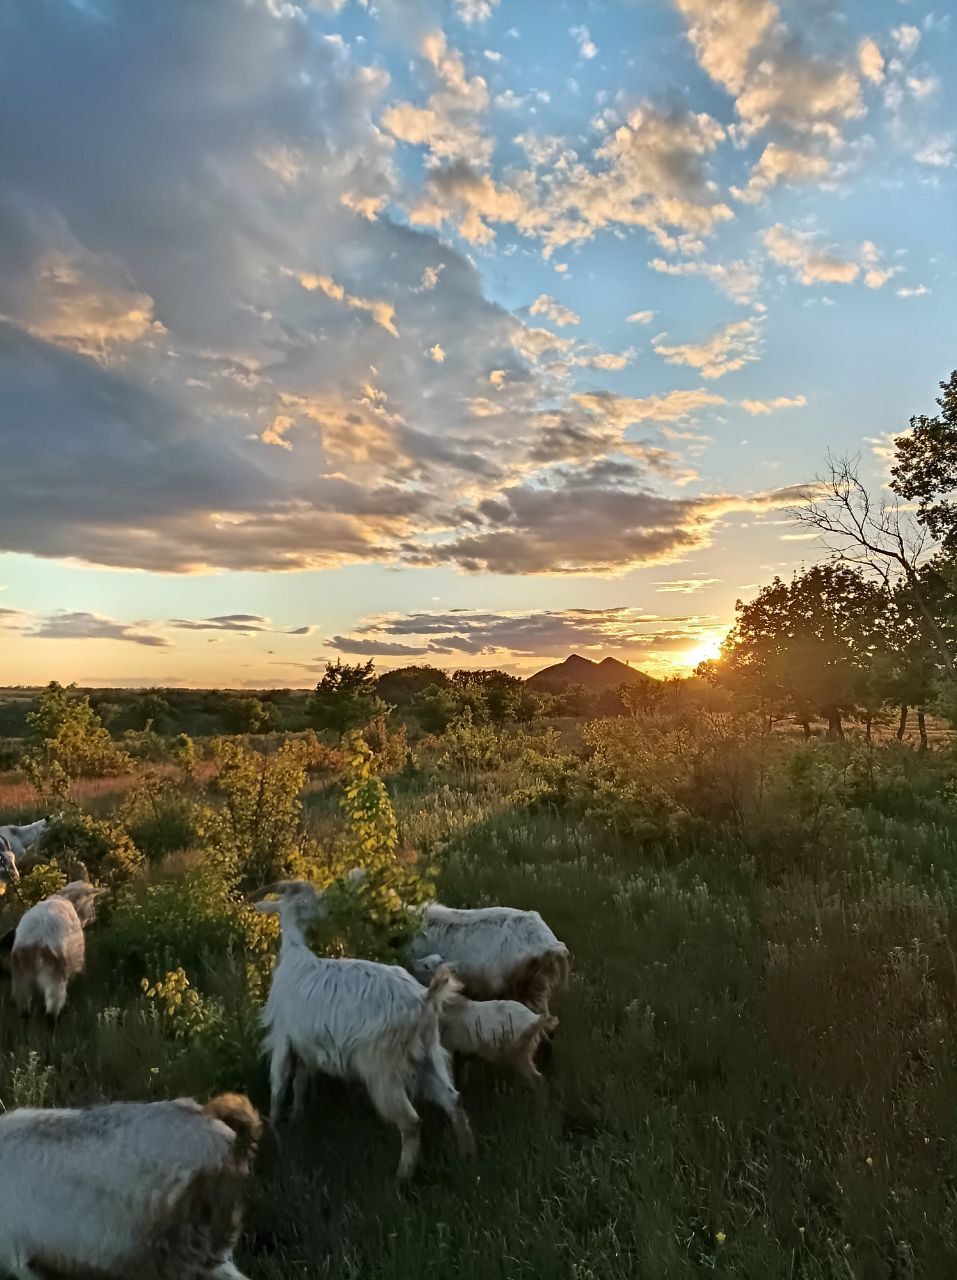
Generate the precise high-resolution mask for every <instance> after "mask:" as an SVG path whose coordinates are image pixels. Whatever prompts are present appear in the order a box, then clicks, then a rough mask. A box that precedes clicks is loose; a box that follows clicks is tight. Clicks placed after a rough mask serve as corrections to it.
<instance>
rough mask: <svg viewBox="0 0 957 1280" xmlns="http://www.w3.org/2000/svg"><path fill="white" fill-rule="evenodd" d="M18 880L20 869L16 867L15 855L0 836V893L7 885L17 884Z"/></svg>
mask: <svg viewBox="0 0 957 1280" xmlns="http://www.w3.org/2000/svg"><path fill="white" fill-rule="evenodd" d="M19 879H20V868H19V867H18V866H17V855H16V854H15V853H14V852H13V850H12V849H11V848H10V845H9V843H8V842H7V841H6V840H5V839H4V838H3V836H0V886H2V889H0V892H5V891H6V887H7V885H9V884H17V883H18V881H19Z"/></svg>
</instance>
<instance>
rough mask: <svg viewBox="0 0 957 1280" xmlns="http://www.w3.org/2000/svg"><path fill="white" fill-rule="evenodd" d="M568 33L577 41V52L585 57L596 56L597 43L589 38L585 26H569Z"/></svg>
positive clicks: (589, 35) (589, 34)
mask: <svg viewBox="0 0 957 1280" xmlns="http://www.w3.org/2000/svg"><path fill="white" fill-rule="evenodd" d="M570 34H571V35H572V37H573V38H574V39H575V40H576V41H577V42H578V52H579V54H580V55H581V56H582V57H583V58H586V59H591V58H594V57H597V55H598V45H597V44H595V42H594V40H593V39H592V38H591V33H590V32H589V30H588V28H587V27H571V28H570Z"/></svg>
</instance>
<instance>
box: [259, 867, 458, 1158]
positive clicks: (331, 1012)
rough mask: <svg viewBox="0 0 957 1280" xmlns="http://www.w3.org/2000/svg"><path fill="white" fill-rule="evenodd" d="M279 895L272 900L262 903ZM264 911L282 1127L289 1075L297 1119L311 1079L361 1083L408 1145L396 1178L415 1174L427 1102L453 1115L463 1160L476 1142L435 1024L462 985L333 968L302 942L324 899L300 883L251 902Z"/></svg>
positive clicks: (268, 1045)
mask: <svg viewBox="0 0 957 1280" xmlns="http://www.w3.org/2000/svg"><path fill="white" fill-rule="evenodd" d="M267 894H276V895H277V899H276V900H264V899H265V898H266V895H267ZM252 899H253V900H254V901H255V902H256V907H257V909H258V910H259V911H262V912H266V913H278V915H279V919H280V925H281V928H282V942H281V945H280V950H279V959H278V960H277V962H276V967H275V969H274V971H273V979H272V986H271V988H270V991H269V998H268V1000H267V1001H266V1006H265V1008H264V1010H263V1013H262V1025H263V1027H264V1029H265V1032H266V1040H265V1046H264V1047H265V1051H266V1052H267V1053H268V1054H269V1055H270V1058H271V1065H270V1084H271V1093H272V1110H271V1116H272V1120H273V1121H274V1122H276V1121H278V1119H279V1117H280V1114H281V1111H282V1105H283V1100H284V1097H285V1094H286V1091H287V1088H288V1085H289V1081H290V1078H291V1077H292V1076H293V1069H294V1067H295V1082H294V1086H293V1113H294V1114H295V1115H298V1114H299V1113H300V1112H301V1110H302V1105H303V1101H304V1096H305V1089H306V1085H307V1082H308V1077H309V1074H310V1073H311V1072H321V1073H323V1074H325V1075H329V1076H334V1077H338V1078H340V1079H355V1080H359V1081H361V1082H362V1084H364V1085H365V1088H366V1090H367V1091H368V1094H369V1096H370V1098H371V1100H372V1103H373V1105H374V1106H375V1108H376V1110H377V1111H378V1112H379V1114H380V1116H382V1118H383V1119H384V1120H387V1121H388V1122H390V1123H391V1124H394V1125H395V1126H396V1128H397V1129H398V1130H399V1133H400V1135H401V1137H402V1153H401V1157H400V1160H399V1168H398V1176H399V1177H400V1178H407V1177H409V1176H410V1175H411V1173H412V1172H413V1170H414V1168H415V1165H416V1161H417V1159H418V1155H419V1142H420V1139H419V1129H420V1120H419V1115H418V1112H417V1111H416V1109H415V1107H414V1106H413V1103H412V1099H413V1098H414V1097H416V1096H417V1095H421V1096H422V1097H424V1098H426V1099H427V1100H429V1101H430V1102H434V1103H435V1104H436V1105H437V1106H439V1107H440V1108H441V1109H442V1110H443V1111H444V1112H445V1113H446V1115H447V1116H448V1117H449V1119H450V1121H451V1123H452V1127H453V1130H454V1133H455V1136H456V1139H457V1142H458V1146H459V1150H460V1151H461V1153H462V1154H463V1155H466V1154H471V1152H472V1150H473V1140H472V1133H471V1129H470V1128H469V1122H468V1118H467V1116H466V1114H465V1112H464V1110H463V1108H462V1104H461V1101H460V1099H459V1095H458V1092H457V1091H456V1088H455V1084H454V1083H453V1080H452V1071H451V1063H450V1061H449V1056H448V1054H447V1052H446V1051H445V1049H443V1047H442V1044H441V1041H440V1038H439V1017H440V1015H441V1013H442V1010H443V1009H444V1007H445V1005H446V1004H447V1002H448V1000H449V999H450V997H451V996H452V995H453V994H454V992H455V991H456V990H457V986H458V984H457V983H456V982H455V980H454V979H453V978H452V976H451V974H450V973H449V972H448V971H447V970H446V969H444V968H443V969H440V970H439V971H438V972H437V973H436V974H435V976H434V978H433V979H432V982H431V984H430V985H429V987H428V990H424V989H423V987H422V986H420V985H419V983H418V982H416V980H415V979H414V978H413V977H412V975H411V974H409V973H407V972H406V971H405V970H404V969H401V968H399V967H398V966H397V965H387V964H377V963H375V962H374V961H371V960H350V959H346V960H330V959H326V958H323V957H320V956H317V955H315V953H314V952H313V951H311V950H310V948H309V946H308V943H307V941H306V935H305V930H306V929H307V927H308V925H309V922H310V921H311V920H313V919H315V918H316V917H321V915H322V912H323V908H322V899H321V895H319V894H318V893H317V892H316V890H315V889H314V887H313V886H312V885H311V884H308V883H307V882H306V881H304V880H284V881H280V882H279V883H278V884H273V885H268V886H266V887H265V888H263V889H260V890H258V891H257V892H256V893H254V894H253V895H252Z"/></svg>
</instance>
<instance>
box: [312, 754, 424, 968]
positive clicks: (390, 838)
mask: <svg viewBox="0 0 957 1280" xmlns="http://www.w3.org/2000/svg"><path fill="white" fill-rule="evenodd" d="M348 746H349V751H350V753H351V758H350V760H349V762H348V764H347V767H346V776H345V780H344V791H343V797H342V812H343V816H344V817H345V820H346V830H345V834H344V836H343V838H342V840H341V842H340V843H339V845H338V847H337V850H336V868H335V870H336V871H337V872H338V876H339V878H338V879H337V880H336V881H335V882H334V883H333V884H332V885H331V886H329V887H328V888H327V889H326V892H325V897H324V903H325V905H326V906H327V907H328V910H329V916H328V918H327V919H326V920H324V921H322V922H321V923H320V924H319V925H317V926H316V930H315V937H316V940H317V943H318V944H319V945H320V946H321V948H322V949H323V950H324V951H326V952H327V953H328V954H335V955H358V956H365V957H368V958H370V959H389V958H395V955H396V952H397V951H398V950H399V949H401V948H402V947H403V946H404V944H405V942H406V940H407V939H408V937H409V936H410V934H411V932H412V931H413V929H414V928H415V923H416V917H415V915H414V914H413V913H411V912H410V911H409V910H408V908H409V907H415V906H417V905H419V904H420V903H422V902H426V901H427V900H428V899H429V898H431V897H432V896H433V894H434V888H433V886H432V882H431V880H430V878H429V877H428V876H426V875H425V874H423V872H422V871H421V870H420V869H419V867H418V866H417V865H416V861H415V859H414V858H412V857H409V856H407V857H405V858H403V857H400V856H399V852H398V828H397V824H396V818H395V811H394V809H393V808H392V803H391V801H390V800H389V793H388V791H387V790H386V788H385V784H384V783H383V781H382V779H381V778H380V777H379V776H378V773H377V771H376V767H375V760H374V757H373V755H372V752H371V751H370V749H369V747H368V745H367V744H366V742H365V741H364V740H363V739H362V737H361V736H360V735H358V734H355V735H353V736H352V738H351V739H350V740H349V743H348ZM356 867H361V868H362V870H363V871H364V872H365V876H364V878H363V879H362V880H361V881H358V882H354V881H347V880H344V879H343V878H342V876H343V875H344V873H345V872H347V871H350V870H352V869H353V868H356Z"/></svg>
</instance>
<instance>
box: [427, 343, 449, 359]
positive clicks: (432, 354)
mask: <svg viewBox="0 0 957 1280" xmlns="http://www.w3.org/2000/svg"><path fill="white" fill-rule="evenodd" d="M429 359H430V360H434V361H435V363H436V364H444V363H445V352H444V351H443V350H442V348H441V347H440V346H439V344H438V343H437V342H436V343H434V344H433V345H432V346H431V347H429Z"/></svg>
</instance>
